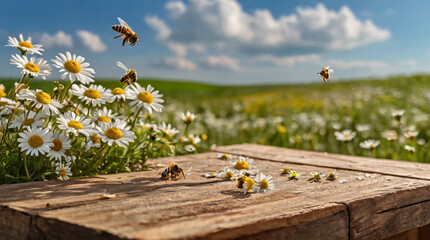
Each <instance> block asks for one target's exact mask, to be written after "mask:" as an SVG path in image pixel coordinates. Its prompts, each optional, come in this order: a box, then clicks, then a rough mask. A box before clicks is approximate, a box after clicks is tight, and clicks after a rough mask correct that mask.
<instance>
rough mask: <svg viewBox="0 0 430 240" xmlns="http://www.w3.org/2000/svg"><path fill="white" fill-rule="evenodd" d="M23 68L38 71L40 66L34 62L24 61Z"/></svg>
mask: <svg viewBox="0 0 430 240" xmlns="http://www.w3.org/2000/svg"><path fill="white" fill-rule="evenodd" d="M24 68H25V69H27V70H28V71H30V72H34V73H38V72H40V68H39V67H38V66H37V65H36V64H34V63H26V64H25V65H24Z"/></svg>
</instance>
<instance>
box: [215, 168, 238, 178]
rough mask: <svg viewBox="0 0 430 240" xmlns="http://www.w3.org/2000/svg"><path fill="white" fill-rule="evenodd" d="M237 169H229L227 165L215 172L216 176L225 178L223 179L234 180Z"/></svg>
mask: <svg viewBox="0 0 430 240" xmlns="http://www.w3.org/2000/svg"><path fill="white" fill-rule="evenodd" d="M237 176H238V174H237V171H236V170H234V169H231V168H229V167H225V168H224V169H222V170H221V171H220V172H218V173H217V177H219V178H222V179H225V180H236V179H237Z"/></svg>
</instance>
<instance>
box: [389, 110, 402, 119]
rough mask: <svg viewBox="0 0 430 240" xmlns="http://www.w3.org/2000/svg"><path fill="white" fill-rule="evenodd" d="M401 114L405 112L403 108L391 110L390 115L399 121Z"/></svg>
mask: <svg viewBox="0 0 430 240" xmlns="http://www.w3.org/2000/svg"><path fill="white" fill-rule="evenodd" d="M403 114H405V110H393V111H392V112H391V115H392V116H393V117H394V118H395V119H396V120H397V121H400V120H401V119H402V116H403Z"/></svg>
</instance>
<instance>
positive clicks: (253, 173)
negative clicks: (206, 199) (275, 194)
mask: <svg viewBox="0 0 430 240" xmlns="http://www.w3.org/2000/svg"><path fill="white" fill-rule="evenodd" d="M217 158H218V159H222V160H227V161H229V165H228V166H226V167H224V168H223V169H221V170H219V171H218V172H207V173H203V174H202V177H205V178H221V179H224V180H226V181H236V182H237V185H236V186H237V187H238V188H241V189H243V192H244V194H247V193H250V192H255V193H267V192H268V191H271V190H273V189H274V188H275V183H274V181H273V177H272V176H270V175H269V174H267V175H265V174H263V172H261V171H260V169H259V168H258V167H257V166H255V165H253V163H254V160H253V159H250V158H248V157H243V156H238V157H233V156H232V155H229V154H225V153H224V154H221V153H220V154H218V155H217Z"/></svg>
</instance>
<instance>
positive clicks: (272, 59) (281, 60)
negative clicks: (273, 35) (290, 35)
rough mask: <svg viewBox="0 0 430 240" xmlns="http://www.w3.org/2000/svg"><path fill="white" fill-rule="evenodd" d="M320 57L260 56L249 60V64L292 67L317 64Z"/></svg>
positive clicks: (316, 55) (309, 55)
mask: <svg viewBox="0 0 430 240" xmlns="http://www.w3.org/2000/svg"><path fill="white" fill-rule="evenodd" d="M320 61H321V57H320V56H319V55H318V54H308V55H298V56H290V57H277V56H273V55H260V56H257V57H254V58H252V59H251V62H269V63H272V64H273V65H275V66H282V67H293V66H295V65H296V64H299V63H312V62H314V63H317V64H318V63H319V62H320Z"/></svg>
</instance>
